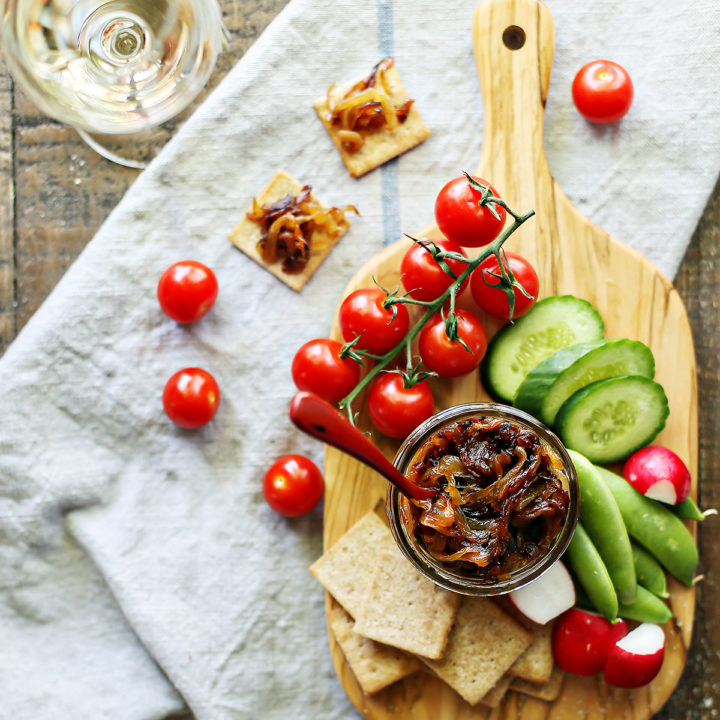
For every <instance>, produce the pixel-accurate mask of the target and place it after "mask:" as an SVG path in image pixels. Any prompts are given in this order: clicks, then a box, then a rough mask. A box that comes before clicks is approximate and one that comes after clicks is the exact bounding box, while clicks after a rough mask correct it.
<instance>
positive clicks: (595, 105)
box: [572, 60, 633, 124]
mask: <svg viewBox="0 0 720 720" xmlns="http://www.w3.org/2000/svg"><path fill="white" fill-rule="evenodd" d="M572 96H573V101H574V103H575V107H576V108H577V109H578V112H579V113H580V114H581V115H582V116H583V117H584V118H585V119H586V120H589V121H590V122H594V123H601V124H605V123H612V122H616V121H617V120H620V118H621V117H623V116H624V115H625V113H627V111H628V110H629V109H630V105H632V101H633V84H632V80H631V79H630V75H628V72H627V70H626V69H625V68H624V67H622V65H618V64H617V63H615V62H613V61H612V60H594V61H593V62H589V63H588V64H587V65H583V66H582V67H581V68H580V70H578V73H577V75H576V76H575V79H574V80H573V84H572Z"/></svg>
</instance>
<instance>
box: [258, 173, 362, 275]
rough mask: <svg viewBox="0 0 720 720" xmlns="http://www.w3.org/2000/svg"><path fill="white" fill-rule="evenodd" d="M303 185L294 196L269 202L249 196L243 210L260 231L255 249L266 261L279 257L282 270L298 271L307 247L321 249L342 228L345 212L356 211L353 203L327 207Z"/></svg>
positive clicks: (276, 259) (307, 249)
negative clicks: (248, 206)
mask: <svg viewBox="0 0 720 720" xmlns="http://www.w3.org/2000/svg"><path fill="white" fill-rule="evenodd" d="M310 190H311V188H310V186H309V185H305V186H304V187H303V188H302V190H301V191H300V192H299V193H298V194H297V195H290V194H288V195H285V196H284V197H282V198H280V200H278V201H276V202H274V203H272V204H271V205H260V203H259V202H258V201H257V198H254V199H253V204H252V209H251V210H250V212H248V213H247V217H248V219H250V220H253V221H254V222H256V223H258V224H259V225H260V226H261V228H262V231H263V234H262V237H261V238H260V241H259V242H258V244H257V249H258V252H259V253H260V255H261V257H262V259H263V260H264V261H265V262H266V263H274V262H278V261H279V260H282V262H283V265H282V269H283V271H284V272H287V273H298V272H302V270H303V269H304V268H305V266H306V265H307V262H308V260H309V258H310V251H311V249H315V250H321V249H322V248H324V247H327V245H328V244H330V243H332V242H333V241H334V240H336V239H337V238H338V237H339V235H340V234H341V233H342V231H343V230H344V226H345V225H346V223H347V221H346V220H345V214H346V213H348V212H354V213H355V214H356V215H357V214H358V211H357V208H356V207H355V206H353V205H345V206H344V207H342V208H336V207H331V208H327V207H324V206H323V205H320V203H318V202H317V200H315V199H314V198H313V197H312V196H311V194H310Z"/></svg>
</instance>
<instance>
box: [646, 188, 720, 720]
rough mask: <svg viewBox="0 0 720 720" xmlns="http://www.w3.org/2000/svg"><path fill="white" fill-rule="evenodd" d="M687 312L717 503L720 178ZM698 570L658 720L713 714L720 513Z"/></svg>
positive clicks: (714, 503) (708, 496) (703, 541)
mask: <svg viewBox="0 0 720 720" xmlns="http://www.w3.org/2000/svg"><path fill="white" fill-rule="evenodd" d="M675 282H676V286H677V288H678V291H679V292H680V294H681V295H682V297H683V298H684V300H685V306H686V308H687V311H688V315H689V317H690V324H691V326H692V331H693V336H694V338H695V352H696V355H697V369H698V391H699V392H698V394H699V399H700V403H699V411H700V418H701V422H700V463H699V478H700V504H701V506H702V507H705V508H708V507H714V508H720V482H718V473H719V472H720V440H719V438H720V384H718V378H720V302H719V301H718V293H719V292H720V182H718V184H717V185H716V186H715V189H714V191H713V194H712V196H711V198H710V201H709V202H708V205H707V207H706V208H705V212H704V214H703V217H702V220H701V221H700V224H699V225H698V228H697V230H696V231H695V234H694V235H693V239H692V242H691V244H690V247H689V248H688V251H687V253H686V255H685V258H684V260H683V263H682V266H681V267H680V271H679V272H678V275H677V278H676V281H675ZM699 544H700V572H701V573H703V574H704V576H705V578H704V580H703V582H701V583H700V584H699V585H698V591H697V596H698V598H697V599H698V604H697V614H696V616H695V629H694V632H693V642H692V645H691V647H690V653H689V655H688V661H687V665H686V667H685V672H684V673H683V677H682V680H681V681H680V685H679V686H678V689H677V690H676V692H675V693H674V694H673V696H672V698H671V699H670V702H669V703H668V704H667V706H666V707H665V708H663V711H662V712H661V713H660V714H659V715H658V719H659V720H673V719H674V718H680V717H682V718H687V720H700V719H701V718H708V717H714V713H715V712H717V701H718V688H719V687H720V577H719V576H718V568H720V517H711V518H709V519H708V520H706V521H705V522H704V523H703V524H702V526H701V527H700V532H699Z"/></svg>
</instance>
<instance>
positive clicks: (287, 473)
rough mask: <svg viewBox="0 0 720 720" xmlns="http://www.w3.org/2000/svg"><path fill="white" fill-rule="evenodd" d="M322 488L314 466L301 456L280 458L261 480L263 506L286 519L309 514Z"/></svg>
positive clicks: (316, 502)
mask: <svg viewBox="0 0 720 720" xmlns="http://www.w3.org/2000/svg"><path fill="white" fill-rule="evenodd" d="M324 489H325V484H324V482H323V476H322V473H321V472H320V470H318V467H317V465H316V464H315V463H314V462H313V461H312V460H310V459H308V458H306V457H305V456H304V455H283V456H282V457H280V458H278V459H277V460H276V461H275V462H274V463H273V464H272V465H271V466H270V467H269V468H268V470H267V472H266V473H265V477H264V478H263V495H264V496H265V500H267V504H268V505H269V506H270V507H271V508H272V509H273V510H274V511H275V512H278V513H280V514H281V515H285V516H286V517H298V516H300V515H305V513H308V512H310V510H312V509H313V508H314V507H315V506H316V505H317V504H318V502H319V501H320V498H321V497H322V494H323V490H324Z"/></svg>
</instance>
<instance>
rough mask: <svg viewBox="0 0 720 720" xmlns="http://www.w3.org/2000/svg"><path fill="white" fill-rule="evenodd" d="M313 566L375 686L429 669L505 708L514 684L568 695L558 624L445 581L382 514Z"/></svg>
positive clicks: (351, 656)
mask: <svg viewBox="0 0 720 720" xmlns="http://www.w3.org/2000/svg"><path fill="white" fill-rule="evenodd" d="M310 571H311V572H312V573H313V575H314V576H315V577H316V578H317V579H318V580H319V581H320V583H321V584H322V585H323V587H324V588H325V589H326V590H327V591H328V592H329V593H330V594H331V595H332V596H333V598H334V599H335V601H336V604H334V605H333V607H332V609H331V610H330V612H329V613H328V624H329V626H330V630H331V632H332V633H333V635H334V636H335V639H336V640H337V642H338V645H339V646H340V648H341V649H342V651H343V653H344V655H345V659H346V660H347V663H348V665H349V666H350V668H351V669H352V671H353V673H354V674H355V677H356V679H357V681H358V684H359V685H360V687H361V688H362V690H363V692H365V693H367V694H372V693H376V692H378V691H379V690H382V689H383V688H386V687H388V686H389V685H391V684H392V683H394V682H397V681H398V680H401V679H403V678H405V677H407V676H408V675H411V674H412V673H415V672H420V671H423V672H430V673H433V674H435V675H436V676H437V677H439V678H440V679H441V680H443V681H444V682H445V683H447V684H448V685H449V686H450V687H451V688H452V689H453V690H455V692H457V693H458V694H459V695H460V696H461V697H462V698H463V700H465V701H466V702H467V703H469V704H470V705H476V704H477V703H483V704H484V705H487V706H489V707H497V706H498V705H499V704H500V702H501V700H502V698H503V697H504V695H505V693H506V692H507V691H508V690H509V689H512V690H517V691H520V692H523V693H525V694H527V695H532V696H534V697H538V698H541V699H543V700H554V699H555V698H556V697H557V696H558V695H559V693H560V687H561V684H562V680H563V674H562V673H561V672H560V671H559V670H558V669H557V668H555V667H554V665H553V660H552V650H551V647H550V632H551V628H550V627H548V626H539V625H535V624H533V623H530V621H528V620H526V619H525V618H523V617H522V616H519V613H513V611H512V610H511V609H510V608H505V607H501V605H500V604H499V603H497V602H495V601H494V600H491V599H489V598H474V597H466V596H463V595H458V594H456V593H452V592H450V591H448V590H444V589H443V588H440V587H438V586H437V585H435V584H434V583H432V582H431V581H430V580H428V579H427V578H425V577H424V576H423V575H421V574H420V573H419V572H418V571H417V570H416V569H415V568H414V567H413V565H412V564H411V563H410V562H409V561H408V560H407V559H406V558H405V557H404V556H403V555H402V553H401V552H400V550H399V549H398V547H397V545H396V544H395V541H394V539H393V537H392V534H391V533H390V530H389V529H388V527H387V525H385V523H384V522H383V521H382V520H381V519H380V518H379V517H378V515H376V514H375V513H373V512H370V513H368V514H367V515H365V516H363V517H362V518H361V519H360V520H359V521H358V522H357V523H356V524H355V525H354V526H353V527H352V528H350V530H348V531H347V532H346V533H345V535H343V536H342V537H341V538H340V539H339V540H338V541H337V542H336V543H335V544H334V545H333V546H332V547H331V548H330V549H329V550H328V551H327V552H325V554H324V555H323V556H322V557H321V558H320V559H319V560H317V562H315V563H314V564H313V565H312V566H311V568H310Z"/></svg>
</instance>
